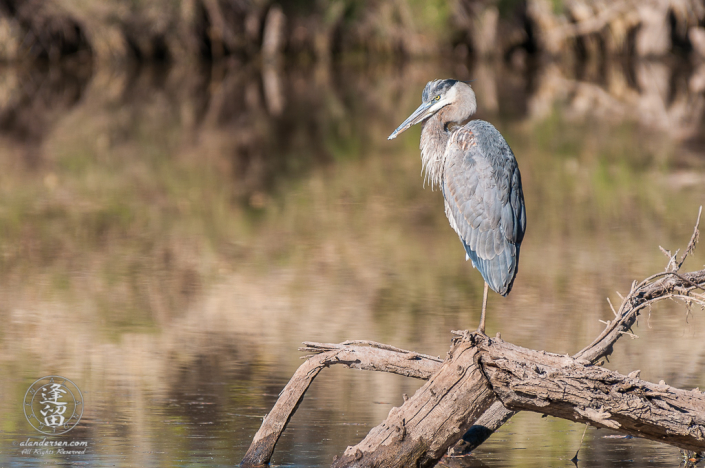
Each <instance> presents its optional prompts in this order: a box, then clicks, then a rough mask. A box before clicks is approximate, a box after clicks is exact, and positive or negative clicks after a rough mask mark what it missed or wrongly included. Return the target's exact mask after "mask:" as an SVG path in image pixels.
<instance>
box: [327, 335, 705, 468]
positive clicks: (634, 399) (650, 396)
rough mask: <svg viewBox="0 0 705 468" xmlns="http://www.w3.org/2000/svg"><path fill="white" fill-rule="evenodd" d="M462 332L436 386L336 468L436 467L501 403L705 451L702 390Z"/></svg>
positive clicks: (426, 388)
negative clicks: (651, 380) (468, 430)
mask: <svg viewBox="0 0 705 468" xmlns="http://www.w3.org/2000/svg"><path fill="white" fill-rule="evenodd" d="M463 333H464V336H463V337H462V338H460V339H456V340H454V345H453V347H452V348H451V351H450V353H449V358H448V360H446V362H445V363H444V364H443V366H442V367H441V369H440V370H439V371H438V372H437V373H436V374H434V375H433V377H431V380H429V382H428V383H427V384H426V385H424V386H423V387H422V388H421V389H419V390H418V391H417V392H416V394H415V395H414V396H413V397H412V398H411V399H409V400H408V401H407V402H406V403H404V405H402V406H401V407H400V408H393V409H392V411H390V413H389V416H388V417H387V419H386V420H385V421H384V422H383V423H382V424H380V425H379V426H377V427H375V428H374V429H372V430H371V431H370V432H369V434H368V435H367V437H365V439H363V440H362V442H360V443H359V444H357V445H355V446H354V447H348V448H347V449H346V450H345V453H344V454H343V456H342V457H341V458H339V459H337V460H336V461H335V462H334V463H333V466H334V467H369V466H375V467H400V466H422V467H424V466H433V465H435V464H436V463H437V461H438V460H439V459H440V458H441V457H442V456H443V454H444V452H445V451H446V450H447V449H448V447H450V446H451V445H452V444H454V443H455V442H456V441H457V440H458V438H459V437H460V434H461V433H460V432H459V430H460V431H462V430H464V429H466V428H467V427H469V426H471V425H472V424H474V423H475V422H476V421H477V419H478V417H479V415H480V414H481V412H484V411H485V410H486V409H487V408H489V407H490V405H491V404H492V403H494V401H495V399H496V398H499V399H500V400H501V402H502V403H503V404H504V406H505V407H507V408H509V409H511V410H529V411H535V412H538V413H543V414H547V415H551V416H555V417H560V418H564V419H568V420H571V421H576V422H581V423H587V424H590V425H594V426H597V427H607V428H611V429H614V430H616V431H619V432H622V433H624V434H628V435H632V436H635V437H645V438H648V439H652V440H657V441H661V442H666V443H668V444H671V445H675V446H677V447H680V448H683V449H686V450H693V451H702V450H705V394H703V393H701V392H700V391H699V390H698V391H690V392H689V391H685V390H679V389H675V388H672V387H669V386H667V385H657V384H652V383H648V382H645V381H642V380H639V379H638V378H637V377H636V376H631V377H630V376H624V375H621V374H619V373H617V372H614V371H610V370H607V369H603V368H601V367H598V366H593V365H592V364H590V363H589V362H588V361H585V360H582V359H573V358H571V357H570V356H567V355H558V354H551V353H546V352H543V351H533V350H529V349H526V348H521V347H519V346H515V345H512V344H509V343H506V342H503V341H501V340H497V339H490V338H487V337H486V336H482V335H478V334H476V333H474V334H470V333H469V332H463ZM488 383H489V388H488Z"/></svg>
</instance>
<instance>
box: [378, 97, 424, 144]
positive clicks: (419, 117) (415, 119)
mask: <svg viewBox="0 0 705 468" xmlns="http://www.w3.org/2000/svg"><path fill="white" fill-rule="evenodd" d="M432 105H433V102H424V103H422V104H421V105H420V106H419V107H418V109H416V110H415V111H414V113H413V114H411V115H410V116H409V118H408V119H406V120H405V121H404V122H403V123H402V124H401V125H399V127H398V128H397V129H396V130H394V131H393V132H392V134H391V135H389V137H387V140H393V139H395V138H396V137H397V135H399V134H400V133H404V132H405V131H407V130H408V129H409V128H411V127H412V126H413V125H416V124H417V123H419V122H423V121H424V120H426V119H427V118H429V117H431V116H432V115H433V112H428V109H429V108H430V107H431V106H432Z"/></svg>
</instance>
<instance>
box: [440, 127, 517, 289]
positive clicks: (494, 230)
mask: <svg viewBox="0 0 705 468" xmlns="http://www.w3.org/2000/svg"><path fill="white" fill-rule="evenodd" d="M445 153H446V157H445V164H444V169H443V181H442V187H443V196H444V198H445V205H446V215H447V216H448V219H449V220H450V224H451V226H452V227H453V229H454V230H455V232H457V233H458V236H459V237H460V240H461V242H462V243H463V247H465V252H466V253H467V255H468V257H469V258H470V259H471V260H472V263H473V265H474V266H475V267H476V268H477V269H478V270H479V271H480V273H481V274H482V277H483V278H484V279H485V281H487V284H489V286H490V288H492V289H493V290H494V291H495V292H497V293H499V294H501V295H503V296H506V295H507V294H509V291H511V289H512V284H513V282H514V278H515V276H516V272H517V267H518V264H519V249H520V246H521V241H522V240H523V238H524V231H525V230H526V213H525V211H524V196H523V193H522V188H521V175H520V174H519V168H518V166H517V163H516V159H515V158H514V154H513V153H512V150H511V149H510V148H509V145H508V144H507V142H506V141H505V140H504V138H503V137H502V135H501V134H500V133H499V132H498V131H497V129H496V128H495V127H494V126H493V125H492V124H490V123H489V122H485V121H483V120H473V121H471V122H468V124H467V125H465V126H463V127H461V128H459V129H457V130H455V131H454V132H453V133H452V134H451V136H450V138H449V141H448V144H447V146H446V151H445Z"/></svg>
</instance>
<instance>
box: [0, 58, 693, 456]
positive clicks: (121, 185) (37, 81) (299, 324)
mask: <svg viewBox="0 0 705 468" xmlns="http://www.w3.org/2000/svg"><path fill="white" fill-rule="evenodd" d="M450 76H452V77H456V78H459V79H471V78H474V79H475V80H476V81H474V82H473V86H474V88H475V90H476V92H477V95H478V103H479V112H478V117H479V118H483V119H486V120H489V121H490V122H492V123H493V124H494V125H495V126H496V127H497V128H498V129H499V130H500V131H501V132H502V133H503V135H504V136H505V138H506V139H507V141H508V142H509V144H510V145H511V146H512V148H513V150H514V153H515V154H516V156H517V159H518V161H519V166H520V169H521V172H522V178H523V184H524V191H525V192H524V193H525V198H526V205H527V212H528V229H527V234H526V238H525V241H524V244H523V246H522V257H521V268H520V270H519V274H518V277H517V280H516V282H515V286H514V289H513V291H512V293H511V294H510V295H509V296H508V297H507V298H502V297H500V296H498V295H496V294H491V295H490V297H489V304H488V322H487V331H488V333H489V334H490V335H494V334H495V333H496V332H498V331H501V333H502V337H503V338H504V339H505V340H508V341H511V342H513V343H516V344H519V345H522V346H526V347H531V348H537V349H545V350H548V351H552V352H558V353H575V352H576V351H578V350H579V349H581V348H582V347H584V346H585V345H586V344H588V343H589V342H590V341H591V340H592V338H593V337H595V336H596V335H597V334H598V333H599V331H600V330H601V328H602V327H603V325H602V324H601V323H600V322H599V320H608V319H609V318H610V317H611V316H612V313H611V311H610V309H609V305H608V304H607V302H606V298H607V297H609V298H610V299H611V300H612V303H619V296H618V294H617V292H616V291H621V292H622V293H626V292H627V291H628V290H629V287H630V284H631V282H632V281H633V280H636V279H639V280H640V279H643V278H645V277H647V276H649V275H651V274H653V273H656V272H658V271H662V270H663V269H664V267H665V265H666V263H667V262H666V258H665V257H664V255H663V254H662V253H661V252H660V251H659V246H663V247H664V248H665V249H670V250H673V251H675V250H676V249H679V248H680V249H683V248H685V246H686V244H687V243H688V240H689V238H690V236H691V234H692V231H693V225H694V222H695V218H696V216H697V211H698V207H699V206H700V205H701V204H703V203H704V202H705V139H704V138H703V135H705V132H704V131H703V130H705V123H704V122H703V120H704V118H705V94H704V93H703V90H704V89H705V68H700V69H693V67H691V66H690V65H689V64H686V63H680V62H674V63H662V62H644V63H639V62H637V63H627V64H622V63H607V64H602V65H600V66H596V67H591V66H579V67H575V66H569V65H563V64H556V63H545V64H543V63H541V64H529V65H528V66H527V67H524V68H522V67H518V68H512V67H510V66H507V65H502V64H498V63H444V62H439V63H434V64H428V63H423V64H415V63H402V64H400V63H396V64H388V63H381V64H380V63H377V64H375V63H372V64H356V63H350V64H335V65H329V66H320V67H319V66H311V65H294V64H286V65H282V64H279V65H271V66H267V67H264V68H261V67H259V66H256V65H252V64H244V65H243V64H238V63H232V64H221V65H217V66H192V67H186V66H183V67H182V66H173V67H136V66H135V67H125V68H123V69H111V68H109V67H99V66H97V65H96V66H94V67H92V68H86V69H83V68H78V69H76V68H61V67H56V68H42V67H37V68H23V67H6V68H4V69H1V70H0V96H2V99H1V100H0V105H1V106H2V108H1V109H0V323H1V325H0V396H1V398H0V466H10V465H11V466H36V465H39V464H48V465H74V464H79V465H80V464H84V465H96V466H103V465H108V466H232V465H234V464H236V463H238V462H239V461H240V459H241V458H242V456H243V455H244V453H245V450H246V449H247V447H248V445H249V443H250V440H251V439H252V436H253V435H254V434H255V432H256V431H257V429H258V427H259V425H260V423H261V420H262V417H263V416H264V415H265V414H266V413H267V412H268V411H269V410H270V409H271V407H272V405H273V404H274V402H275V400H276V398H277V395H278V393H279V392H280V391H281V389H282V388H283V386H284V385H285V383H286V382H287V380H288V378H289V377H290V376H291V375H292V374H293V372H294V371H295V370H296V368H297V367H298V365H299V364H300V363H301V360H300V359H299V356H300V353H299V352H298V351H297V347H298V346H299V345H300V343H301V342H302V341H306V340H308V341H327V342H339V341H343V340H346V339H369V340H375V341H380V342H384V343H389V344H392V345H394V346H398V347H402V348H406V349H413V350H415V351H418V352H423V353H428V354H433V355H441V356H443V355H445V353H446V351H447V349H448V347H449V345H450V339H451V335H450V330H454V329H462V328H475V327H476V326H477V323H478V320H479V315H480V306H481V301H482V288H483V282H482V279H481V277H480V275H479V274H478V273H477V272H476V271H473V269H472V267H471V266H470V264H468V263H466V262H465V260H464V252H463V250H462V247H461V245H460V243H459V242H458V238H457V236H456V234H455V233H454V232H453V231H452V229H451V228H450V227H449V225H448V222H447V220H446V218H445V215H444V213H443V202H442V196H441V194H440V193H439V192H438V191H431V190H430V189H429V188H428V187H427V188H425V189H424V188H423V181H422V177H421V175H420V172H421V163H420V158H419V150H418V141H419V140H418V138H419V129H418V128H414V129H412V130H410V131H409V132H407V133H405V134H404V135H402V137H400V138H398V139H397V140H394V141H393V142H388V141H387V140H386V137H387V136H388V135H389V134H390V133H391V131H392V130H394V128H396V127H397V125H398V124H399V123H401V122H402V121H403V120H404V118H406V116H407V115H408V114H409V113H410V112H411V111H412V110H413V109H415V108H416V106H417V105H418V103H419V102H420V95H421V90H422V89H423V86H424V84H425V83H426V82H427V81H428V80H430V79H433V78H438V77H450ZM704 253H705V249H704V248H702V247H701V248H700V249H698V250H696V251H695V253H694V254H693V255H692V256H691V257H689V260H688V261H687V262H686V264H685V266H684V269H686V270H696V269H700V268H702V267H703V264H704V263H705V255H704ZM634 331H635V333H636V334H637V335H638V336H639V338H638V339H633V340H631V339H628V338H626V337H625V338H624V339H623V340H622V341H621V342H620V343H618V345H617V346H616V352H615V355H614V356H612V357H611V358H610V362H609V363H607V364H606V365H607V366H608V367H610V368H612V369H616V370H619V371H620V372H623V373H627V372H630V371H632V370H635V369H641V377H642V378H644V379H647V380H650V381H656V382H658V381H659V380H665V381H666V382H667V383H668V384H670V385H673V386H678V387H682V388H688V389H690V388H694V387H697V386H699V387H700V388H705V314H704V313H703V311H702V310H700V309H697V308H694V309H693V310H691V311H688V310H687V309H686V308H685V307H684V305H683V304H681V303H678V302H673V301H668V302H663V303H661V304H660V305H659V306H658V307H655V308H654V309H653V310H652V311H651V312H650V313H649V314H647V315H644V316H642V317H641V319H640V320H639V324H638V327H635V329H634ZM51 375H58V376H63V377H66V378H68V379H71V380H72V381H73V382H74V383H75V384H76V385H77V386H78V388H80V390H81V392H82V395H83V416H82V418H81V420H80V422H79V424H78V425H77V426H76V427H75V428H74V429H73V430H71V431H69V432H67V433H66V434H63V435H58V436H46V439H47V440H48V441H68V442H79V443H81V442H86V443H87V448H86V449H85V453H82V454H70V455H66V454H60V453H58V450H57V449H54V453H39V452H35V450H34V449H32V450H29V451H28V450H27V448H26V444H24V445H23V442H26V441H27V440H28V439H30V440H31V441H41V440H43V439H44V437H45V436H43V435H42V434H41V433H40V432H38V431H37V430H35V429H34V428H33V427H32V426H31V425H30V424H29V422H28V420H27V419H26V417H25V411H24V410H23V404H24V400H23V398H24V396H25V394H26V392H27V390H28V389H29V388H30V386H31V385H32V383H33V382H34V381H36V380H37V379H40V378H41V377H44V376H51ZM420 385H421V382H419V381H413V380H410V379H404V378H402V377H399V376H392V375H385V374H379V373H369V372H361V371H352V370H346V369H327V370H325V371H324V372H323V373H322V374H321V376H319V377H318V378H317V379H316V381H315V382H314V384H313V385H312V387H311V389H310V390H309V392H308V394H307V397H306V398H305V400H304V402H303V403H302V405H301V407H300V409H299V411H298V412H297V413H296V415H295V416H294V418H293V419H292V421H291V423H290V425H289V427H288V429H287V431H286V432H285V433H284V436H283V437H282V439H281V440H280V442H279V444H278V445H277V450H276V452H275V455H274V458H273V460H272V463H273V464H275V465H286V466H306V467H309V466H327V465H329V464H330V462H331V461H332V459H333V457H334V456H335V455H336V454H340V453H341V452H342V451H343V450H344V449H345V447H346V446H348V445H353V444H355V443H357V442H358V441H359V440H360V439H361V438H362V437H364V435H365V434H366V433H367V431H368V430H369V429H370V428H371V427H373V426H375V425H376V424H378V423H379V422H381V421H382V420H383V419H384V418H385V417H386V415H387V413H388V412H389V410H390V409H391V408H392V407H393V406H398V405H400V404H401V402H402V395H403V394H404V393H407V394H412V393H413V392H414V391H415V390H416V389H417V388H418V387H419V386H420ZM583 431H584V426H581V425H577V424H572V423H569V422H566V421H562V420H557V419H554V418H541V417H540V415H536V414H528V413H526V414H519V415H517V416H516V417H515V418H513V419H512V420H511V421H510V423H508V424H507V425H505V426H504V427H503V428H502V429H501V430H500V431H498V432H497V433H496V434H494V435H493V437H492V438H491V439H490V440H489V441H488V442H487V443H485V444H484V445H483V446H482V447H480V448H479V449H478V450H477V451H476V453H475V454H474V455H473V456H472V457H469V458H467V459H464V460H463V461H462V462H461V461H460V460H450V461H448V464H449V466H487V467H533V466H537V467H538V466H541V467H553V466H556V467H558V466H561V467H562V466H573V464H572V463H571V462H570V459H571V458H572V457H573V455H574V454H575V452H576V450H577V449H578V447H580V446H581V437H582V435H583ZM614 435H615V434H614V433H610V432H608V431H606V430H596V429H595V428H588V429H587V432H586V434H585V439H584V441H583V442H582V448H581V450H580V455H579V459H580V461H579V462H578V465H579V466H581V467H609V466H615V467H616V466H669V467H670V466H679V465H680V464H681V463H682V457H681V454H680V453H679V451H678V450H677V449H674V448H672V447H668V446H664V445H660V444H656V443H652V442H647V441H643V440H639V439H624V438H616V437H614ZM65 450H70V449H65Z"/></svg>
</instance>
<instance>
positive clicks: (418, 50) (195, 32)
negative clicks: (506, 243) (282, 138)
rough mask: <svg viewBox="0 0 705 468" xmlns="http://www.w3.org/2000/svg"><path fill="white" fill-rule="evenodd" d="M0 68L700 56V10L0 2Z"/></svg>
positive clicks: (681, 4)
mask: <svg viewBox="0 0 705 468" xmlns="http://www.w3.org/2000/svg"><path fill="white" fill-rule="evenodd" d="M0 12H1V13H2V17H1V19H0V58H2V59H5V60H17V59H38V58H44V59H48V60H59V59H60V58H62V57H74V58H79V59H85V58H86V57H92V58H94V59H97V60H108V61H113V60H124V59H128V58H133V59H137V60H174V61H180V60H185V59H194V58H198V59H219V58H223V57H229V58H233V59H237V60H247V59H252V58H254V57H265V58H266V57H269V56H272V55H275V54H277V53H279V52H285V53H287V54H290V55H295V56H297V57H299V58H301V59H306V60H316V61H325V60H329V59H330V58H331V57H336V56H343V55H345V56H358V57H362V56H364V57H365V58H366V59H367V58H369V57H376V58H379V57H380V56H387V57H388V56H394V57H409V56H435V55H445V56H451V55H455V56H459V57H465V56H466V55H468V54H472V55H474V56H498V57H503V58H506V59H511V60H516V61H522V60H524V59H525V55H526V54H536V53H542V54H548V55H552V56H561V55H563V56H565V55H575V56H578V57H581V58H584V57H600V56H612V55H627V56H638V57H654V56H665V55H667V54H671V53H677V54H683V55H687V54H691V53H692V54H697V55H700V56H705V29H704V28H703V27H704V26H705V5H704V4H703V2H702V0H646V1H640V0H450V1H444V0H365V1H358V0H330V1H324V0H288V1H280V2H275V1H270V0H131V1H119V0H61V1H58V0H1V1H0Z"/></svg>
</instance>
